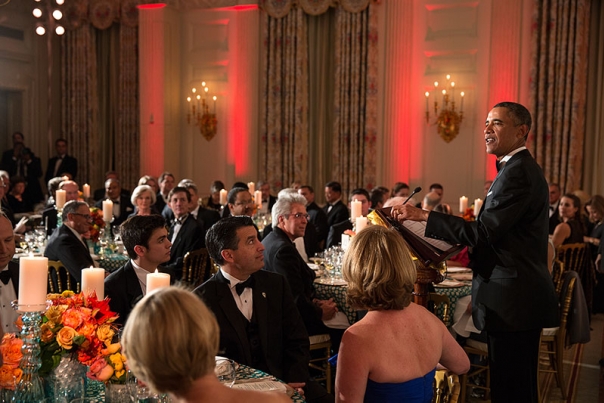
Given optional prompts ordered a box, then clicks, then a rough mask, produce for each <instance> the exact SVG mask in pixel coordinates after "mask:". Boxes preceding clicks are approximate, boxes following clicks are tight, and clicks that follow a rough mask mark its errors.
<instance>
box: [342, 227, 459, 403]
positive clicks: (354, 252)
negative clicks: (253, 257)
mask: <svg viewBox="0 0 604 403" xmlns="http://www.w3.org/2000/svg"><path fill="white" fill-rule="evenodd" d="M342 272H343V275H344V279H345V280H346V281H348V295H347V300H348V303H349V304H350V305H351V306H354V307H355V308H357V309H367V310H368V313H367V315H366V316H365V317H364V318H363V319H362V320H360V321H359V322H357V323H355V324H354V325H352V326H351V327H349V328H348V329H347V330H346V332H345V333H344V336H343V338H342V344H341V345H340V352H339V356H338V371H337V375H336V401H338V402H380V403H388V402H412V403H416V402H417V403H429V402H431V400H432V394H433V392H432V382H433V380H434V371H435V369H436V368H437V367H438V366H439V365H442V366H444V367H446V368H448V369H449V370H450V371H452V372H454V373H456V374H463V373H465V372H467V371H468V369H469V368H470V362H469V360H468V356H467V355H466V353H465V352H464V350H463V349H462V348H461V347H460V346H459V344H457V342H456V341H455V340H454V339H453V337H452V336H451V334H450V333H449V331H448V330H447V328H446V327H445V325H444V324H443V323H442V322H441V321H440V320H439V319H438V318H437V317H436V316H434V315H433V314H432V313H430V312H429V311H428V310H427V309H426V308H424V307H422V306H420V305H417V304H415V303H412V302H411V299H412V292H413V285H414V284H415V280H416V277H417V274H416V269H415V264H414V263H413V261H412V259H411V256H410V254H409V249H408V248H407V246H406V244H405V242H404V241H403V238H402V237H401V236H400V235H399V234H398V233H397V232H395V230H392V229H387V228H383V227H380V226H370V227H367V228H365V229H363V230H362V231H360V232H359V233H358V234H357V235H356V236H354V238H353V240H352V242H351V244H350V247H349V249H348V251H347V253H346V255H345V258H344V263H343V268H342Z"/></svg>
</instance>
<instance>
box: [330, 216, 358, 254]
mask: <svg viewBox="0 0 604 403" xmlns="http://www.w3.org/2000/svg"><path fill="white" fill-rule="evenodd" d="M347 229H349V230H352V223H351V222H350V220H348V219H346V220H344V221H342V222H339V223H337V224H334V225H332V227H331V228H330V229H329V235H327V245H325V247H326V248H330V247H332V246H334V245H337V244H339V243H340V242H341V241H342V234H343V233H344V231H346V230H347Z"/></svg>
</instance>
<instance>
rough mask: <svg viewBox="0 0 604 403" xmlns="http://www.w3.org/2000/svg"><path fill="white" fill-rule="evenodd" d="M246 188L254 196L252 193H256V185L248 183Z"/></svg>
mask: <svg viewBox="0 0 604 403" xmlns="http://www.w3.org/2000/svg"><path fill="white" fill-rule="evenodd" d="M247 187H248V189H249V191H250V193H251V194H254V192H255V191H256V184H255V183H254V182H248V183H247Z"/></svg>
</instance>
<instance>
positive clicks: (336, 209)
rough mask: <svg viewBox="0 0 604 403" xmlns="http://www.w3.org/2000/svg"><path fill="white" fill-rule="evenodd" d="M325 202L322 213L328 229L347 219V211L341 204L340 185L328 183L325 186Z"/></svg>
mask: <svg viewBox="0 0 604 403" xmlns="http://www.w3.org/2000/svg"><path fill="white" fill-rule="evenodd" d="M325 200H326V201H327V204H326V205H325V207H323V211H324V212H325V214H327V224H328V225H329V226H330V227H331V226H332V225H334V224H337V223H339V222H342V221H344V220H346V219H347V218H348V209H347V208H346V205H345V204H344V203H342V185H340V183H339V182H329V183H328V184H326V185H325Z"/></svg>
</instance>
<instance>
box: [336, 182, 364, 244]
mask: <svg viewBox="0 0 604 403" xmlns="http://www.w3.org/2000/svg"><path fill="white" fill-rule="evenodd" d="M353 201H357V202H360V203H361V215H362V216H363V217H367V215H368V214H369V204H370V201H369V192H368V191H366V190H365V189H363V188H358V189H355V190H353V191H352V192H351V193H350V203H352V202H353ZM352 228H353V224H352V221H350V217H346V219H345V220H344V221H342V222H339V223H336V224H334V225H332V226H331V228H330V229H329V235H327V245H326V247H327V248H331V247H332V246H334V245H337V244H339V243H340V242H341V241H342V234H343V233H344V231H346V230H351V231H352Z"/></svg>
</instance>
